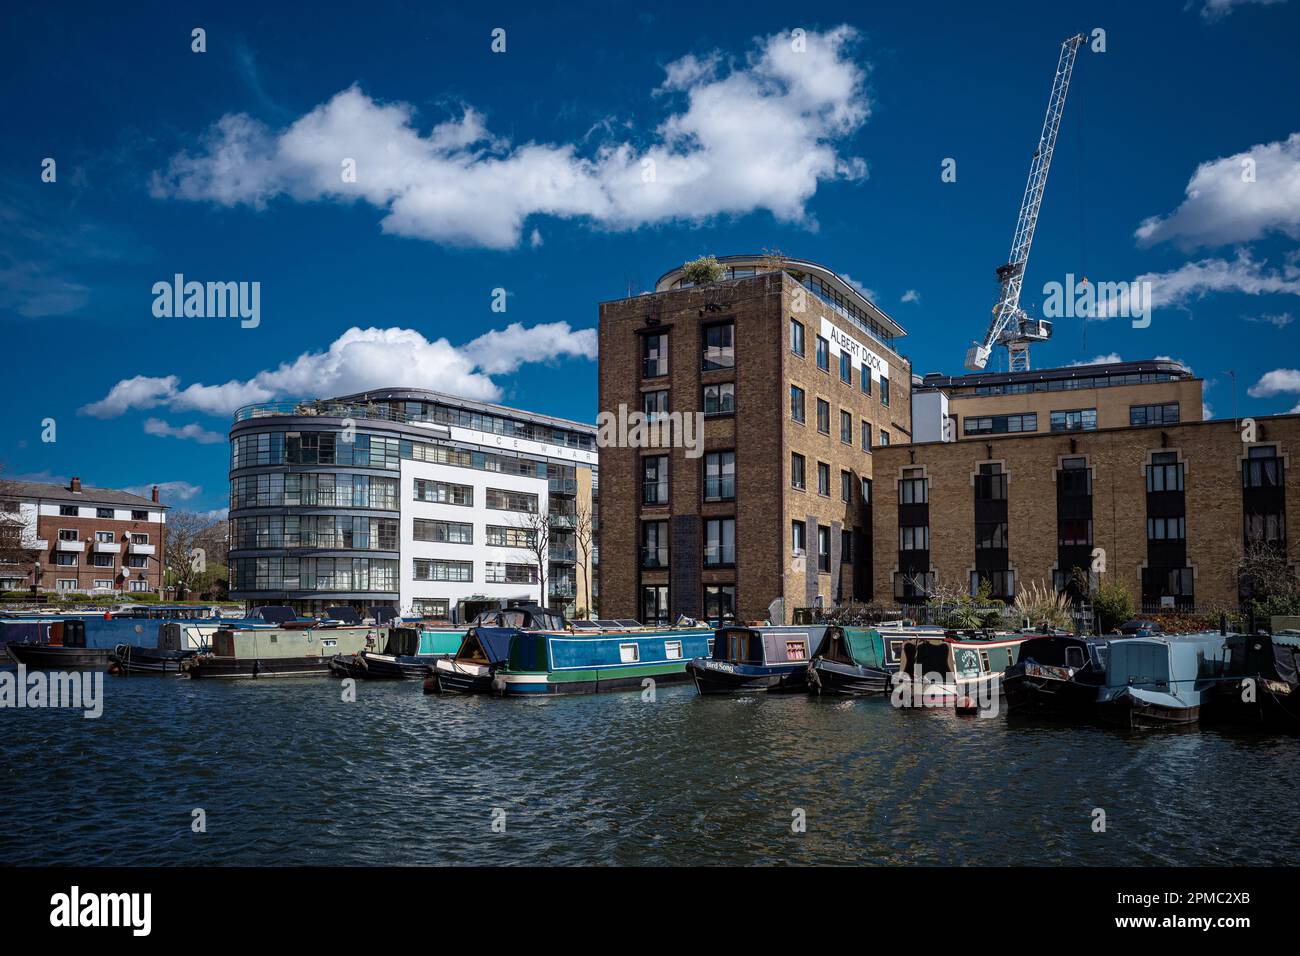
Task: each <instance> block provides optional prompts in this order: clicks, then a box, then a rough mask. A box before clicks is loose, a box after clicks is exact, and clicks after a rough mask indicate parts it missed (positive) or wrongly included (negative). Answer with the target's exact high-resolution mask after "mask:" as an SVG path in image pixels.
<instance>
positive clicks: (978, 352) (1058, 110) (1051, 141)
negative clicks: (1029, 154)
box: [966, 33, 1087, 372]
mask: <svg viewBox="0 0 1300 956" xmlns="http://www.w3.org/2000/svg"><path fill="white" fill-rule="evenodd" d="M1086 41H1087V38H1086V37H1085V36H1084V35H1083V34H1082V33H1079V34H1076V35H1075V36H1072V37H1070V38H1069V39H1068V40H1066V41H1065V42H1064V43H1062V44H1061V57H1060V59H1059V60H1058V61H1057V63H1056V78H1055V79H1053V80H1052V95H1051V98H1050V99H1048V101H1047V118H1046V119H1044V120H1043V132H1042V135H1040V136H1039V137H1038V148H1037V149H1036V150H1034V158H1033V160H1031V161H1030V163H1029V182H1028V183H1026V184H1025V198H1024V199H1023V200H1022V201H1021V203H1020V218H1019V219H1018V220H1017V221H1016V232H1015V236H1014V237H1013V238H1012V240H1011V256H1010V258H1009V259H1008V260H1007V262H1006V265H1002V266H999V267H998V282H999V283H1000V284H1001V288H1000V290H999V292H998V301H997V304H995V305H994V306H993V319H992V321H990V322H989V330H988V331H987V332H985V333H984V341H983V342H975V343H973V344H972V345H971V347H970V349H969V350H967V352H966V367H967V368H968V369H970V370H971V371H972V372H978V371H980V370H981V369H983V368H984V366H985V365H986V364H988V360H989V355H990V354H992V352H993V347H994V346H995V345H1005V346H1006V347H1007V355H1008V367H1009V368H1010V370H1011V371H1013V372H1027V371H1029V343H1030V342H1043V341H1046V340H1047V339H1049V338H1051V335H1052V323H1051V322H1047V321H1045V320H1043V319H1031V318H1030V317H1029V316H1027V315H1026V314H1025V313H1024V310H1022V309H1021V308H1020V284H1021V283H1022V282H1023V281H1024V278H1025V267H1026V266H1027V265H1028V264H1029V249H1030V247H1031V246H1032V245H1033V244H1034V227H1035V226H1036V225H1038V209H1039V207H1040V206H1041V205H1042V203H1043V190H1044V189H1046V187H1047V171H1048V169H1050V168H1051V165H1052V153H1053V152H1055V151H1056V133H1057V130H1059V129H1060V128H1061V114H1062V113H1063V112H1064V111H1065V94H1066V93H1067V92H1068V91H1069V89H1070V74H1071V73H1072V72H1074V58H1075V54H1077V53H1078V52H1079V47H1080V46H1082V45H1083V44H1084V43H1085V42H1086Z"/></svg>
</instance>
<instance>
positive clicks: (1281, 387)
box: [1246, 368, 1300, 398]
mask: <svg viewBox="0 0 1300 956" xmlns="http://www.w3.org/2000/svg"><path fill="white" fill-rule="evenodd" d="M1287 392H1300V369H1294V368H1275V369H1273V371H1271V372H1265V373H1264V375H1263V377H1262V378H1260V380H1259V381H1258V382H1256V383H1255V384H1254V385H1252V386H1251V387H1250V388H1248V389H1247V390H1246V394H1247V395H1249V396H1250V397H1251V398H1272V397H1273V396H1274V395H1282V394H1285V393H1287Z"/></svg>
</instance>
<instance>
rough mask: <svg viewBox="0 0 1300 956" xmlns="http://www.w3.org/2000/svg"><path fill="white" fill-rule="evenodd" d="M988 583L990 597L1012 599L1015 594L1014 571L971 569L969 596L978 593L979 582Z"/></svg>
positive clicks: (1003, 599)
mask: <svg viewBox="0 0 1300 956" xmlns="http://www.w3.org/2000/svg"><path fill="white" fill-rule="evenodd" d="M982 581H987V582H988V583H989V593H990V596H991V597H995V598H998V599H999V600H1002V601H1010V600H1013V599H1014V598H1015V596H1016V572H1014V571H972V572H971V573H970V593H971V596H972V597H974V596H975V595H977V594H979V591H980V582H982Z"/></svg>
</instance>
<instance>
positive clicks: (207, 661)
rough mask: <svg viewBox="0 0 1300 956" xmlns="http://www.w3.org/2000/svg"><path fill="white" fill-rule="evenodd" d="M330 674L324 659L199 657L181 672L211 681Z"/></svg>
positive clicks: (186, 662)
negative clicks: (216, 679) (214, 679)
mask: <svg viewBox="0 0 1300 956" xmlns="http://www.w3.org/2000/svg"><path fill="white" fill-rule="evenodd" d="M329 672H330V665H329V660H328V659H326V658H324V657H279V658H238V657H217V656H215V655H213V654H196V655H194V656H193V657H189V658H187V659H186V660H185V661H184V662H183V663H182V664H181V673H182V674H184V675H185V676H186V677H189V678H192V679H195V680H198V679H200V678H202V679H208V678H227V679H229V678H267V677H324V676H326V675H328V674H329Z"/></svg>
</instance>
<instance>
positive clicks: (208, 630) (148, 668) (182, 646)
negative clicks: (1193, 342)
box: [108, 620, 223, 674]
mask: <svg viewBox="0 0 1300 956" xmlns="http://www.w3.org/2000/svg"><path fill="white" fill-rule="evenodd" d="M222 626H223V624H222V622H221V621H219V620H201V621H200V620H189V621H164V622H163V623H162V624H160V625H158V641H157V643H156V645H155V646H154V647H143V646H140V645H136V644H118V645H117V646H116V647H114V648H113V650H112V652H111V653H110V654H109V655H108V661H109V666H108V671H109V673H110V674H179V673H180V671H181V661H183V660H184V659H185V658H187V657H191V656H193V655H194V654H201V653H203V652H205V651H207V650H208V649H209V645H210V642H211V640H212V635H213V634H215V633H216V632H217V631H218V630H219V629H220V628H221V627H222Z"/></svg>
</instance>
